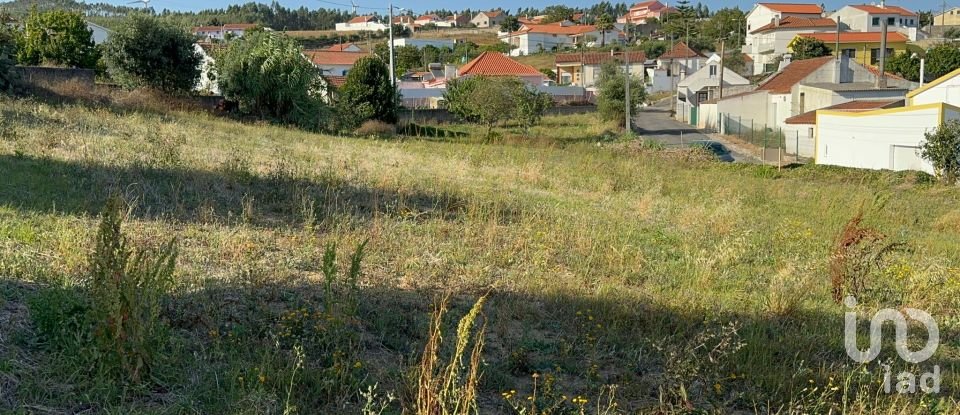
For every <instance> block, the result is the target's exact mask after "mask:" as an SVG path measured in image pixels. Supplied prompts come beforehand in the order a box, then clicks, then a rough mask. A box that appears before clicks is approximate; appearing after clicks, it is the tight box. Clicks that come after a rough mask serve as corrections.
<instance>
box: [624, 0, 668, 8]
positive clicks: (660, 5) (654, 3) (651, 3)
mask: <svg viewBox="0 0 960 415" xmlns="http://www.w3.org/2000/svg"><path fill="white" fill-rule="evenodd" d="M651 6H656V8H655V10H659V9H661V8H663V3H660V2H659V1H658V0H651V1H644V2H640V3H636V4H634V5H633V6H630V10H633V9H649V8H651Z"/></svg>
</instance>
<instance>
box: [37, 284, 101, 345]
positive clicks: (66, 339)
mask: <svg viewBox="0 0 960 415" xmlns="http://www.w3.org/2000/svg"><path fill="white" fill-rule="evenodd" d="M28 305H29V308H30V318H31V319H32V320H33V324H34V326H35V327H36V328H37V334H38V335H39V336H40V339H41V340H42V342H43V343H44V344H46V345H47V346H48V347H49V348H51V349H55V350H61V351H73V352H77V351H78V350H77V348H78V346H81V345H83V344H86V343H88V341H89V327H90V325H89V320H88V319H87V316H88V313H89V311H90V303H89V301H88V300H87V298H86V297H85V296H84V295H83V294H82V293H81V292H79V291H78V290H75V289H71V288H67V287H51V288H45V289H42V290H40V291H39V292H38V293H37V295H36V296H34V297H33V298H31V299H30V300H29V302H28Z"/></svg>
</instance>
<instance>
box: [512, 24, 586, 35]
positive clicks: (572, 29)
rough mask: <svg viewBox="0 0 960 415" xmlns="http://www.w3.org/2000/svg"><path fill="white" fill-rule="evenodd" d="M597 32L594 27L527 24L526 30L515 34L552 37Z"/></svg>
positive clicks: (523, 29)
mask: <svg viewBox="0 0 960 415" xmlns="http://www.w3.org/2000/svg"><path fill="white" fill-rule="evenodd" d="M595 31H597V28H596V26H594V25H572V26H563V25H561V24H560V23H559V22H558V23H550V24H531V23H528V24H525V25H524V28H522V29H520V31H518V32H514V34H516V35H522V34H524V33H546V34H551V35H567V36H570V35H581V34H584V33H590V32H595Z"/></svg>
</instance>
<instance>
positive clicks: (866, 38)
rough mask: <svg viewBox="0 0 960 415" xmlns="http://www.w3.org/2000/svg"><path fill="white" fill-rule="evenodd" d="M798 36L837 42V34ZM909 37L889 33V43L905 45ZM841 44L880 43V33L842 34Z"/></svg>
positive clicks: (828, 43) (825, 41) (825, 33)
mask: <svg viewBox="0 0 960 415" xmlns="http://www.w3.org/2000/svg"><path fill="white" fill-rule="evenodd" d="M797 36H803V37H809V38H813V39H817V40H820V41H822V42H824V43H826V44H827V45H830V44H832V42H836V41H837V32H823V33H801V34H799V35H797ZM907 40H909V39H907V37H906V36H904V35H903V34H902V33H899V32H887V43H904V42H906V41H907ZM840 43H880V32H840Z"/></svg>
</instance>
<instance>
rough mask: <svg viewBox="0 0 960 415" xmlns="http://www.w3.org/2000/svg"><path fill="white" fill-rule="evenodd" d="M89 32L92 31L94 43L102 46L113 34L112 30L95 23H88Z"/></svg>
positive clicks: (91, 35)
mask: <svg viewBox="0 0 960 415" xmlns="http://www.w3.org/2000/svg"><path fill="white" fill-rule="evenodd" d="M87 30H89V31H90V37H91V38H92V39H93V43H95V44H97V45H102V44H103V42H106V41H107V38H108V37H110V34H111V33H113V31H112V30H110V29H107V28H105V27H103V26H100V25H98V24H96V23H93V22H87Z"/></svg>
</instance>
